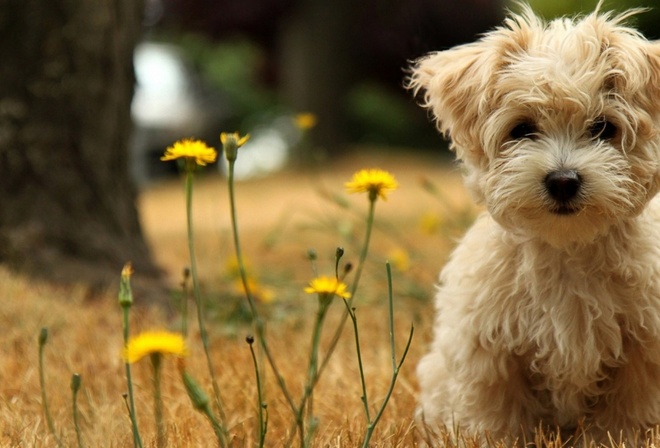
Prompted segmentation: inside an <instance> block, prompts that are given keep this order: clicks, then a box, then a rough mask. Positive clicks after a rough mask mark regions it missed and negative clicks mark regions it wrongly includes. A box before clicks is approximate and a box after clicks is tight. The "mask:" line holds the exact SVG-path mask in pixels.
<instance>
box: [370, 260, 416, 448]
mask: <svg viewBox="0 0 660 448" xmlns="http://www.w3.org/2000/svg"><path fill="white" fill-rule="evenodd" d="M386 266H387V286H388V300H389V320H390V347H391V355H392V378H391V380H390V386H389V388H388V390H387V394H386V395H385V398H384V399H383V402H382V404H381V406H380V408H379V409H378V412H377V413H376V416H375V417H374V419H373V421H370V420H369V418H368V417H367V432H366V434H365V437H364V443H363V444H362V448H367V447H368V446H369V441H370V440H371V436H372V435H373V432H374V429H375V428H376V425H377V424H378V422H379V421H380V418H381V416H382V415H383V412H384V411H385V408H386V407H387V403H388V402H389V400H390V397H391V396H392V392H393V391H394V386H395V385H396V380H397V378H398V376H399V371H400V370H401V366H402V365H403V362H404V361H405V360H406V356H408V350H409V349H410V344H411V343H412V338H413V335H414V333H415V327H414V325H411V326H410V335H409V336H408V342H407V343H406V347H405V349H404V350H403V355H402V356H401V360H400V361H399V362H398V363H397V362H396V352H395V345H394V304H393V302H394V300H393V297H392V296H393V292H392V269H391V267H390V264H389V263H387V265H386Z"/></svg>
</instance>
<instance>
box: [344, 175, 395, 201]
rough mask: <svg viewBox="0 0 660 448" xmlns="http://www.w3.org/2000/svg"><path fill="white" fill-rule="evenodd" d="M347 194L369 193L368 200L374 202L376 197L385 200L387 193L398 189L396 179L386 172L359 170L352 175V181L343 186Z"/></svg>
mask: <svg viewBox="0 0 660 448" xmlns="http://www.w3.org/2000/svg"><path fill="white" fill-rule="evenodd" d="M344 186H345V187H346V190H347V191H348V192H349V193H364V192H368V193H369V199H370V200H372V201H373V200H375V199H376V198H377V197H378V196H380V197H381V198H383V200H386V199H387V193H389V192H390V191H394V190H396V189H397V188H398V187H399V184H398V183H397V181H396V179H394V176H392V175H391V174H390V173H388V172H387V171H383V170H381V169H378V168H372V169H365V170H360V171H358V172H357V173H355V174H353V179H351V181H350V182H346V183H345V184H344Z"/></svg>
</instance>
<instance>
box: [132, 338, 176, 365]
mask: <svg viewBox="0 0 660 448" xmlns="http://www.w3.org/2000/svg"><path fill="white" fill-rule="evenodd" d="M154 353H159V354H161V355H174V356H177V357H179V358H181V357H183V356H186V355H187V354H188V350H187V349H186V343H185V341H184V340H183V336H181V335H180V334H179V333H172V332H169V331H145V332H144V333H140V334H139V335H137V336H136V337H134V338H131V339H130V340H129V341H128V344H126V347H125V348H124V353H123V358H124V360H125V361H126V362H128V363H131V364H132V363H134V362H137V361H139V360H141V359H142V358H144V357H145V356H148V355H151V354H154Z"/></svg>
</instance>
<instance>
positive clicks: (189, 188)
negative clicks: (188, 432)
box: [186, 160, 227, 446]
mask: <svg viewBox="0 0 660 448" xmlns="http://www.w3.org/2000/svg"><path fill="white" fill-rule="evenodd" d="M193 170H194V161H190V160H186V224H187V228H188V253H189V254H190V274H191V276H192V284H193V295H194V298H195V305H196V307H197V322H198V325H199V334H200V337H201V339H202V346H203V348H204V354H205V355H206V363H207V366H208V370H209V374H210V375H211V384H212V386H213V394H214V398H215V405H216V408H217V410H218V412H219V413H220V417H221V420H222V421H223V422H224V421H225V415H224V411H223V407H222V402H221V401H220V388H219V387H218V382H217V380H216V378H215V369H214V368H213V361H212V359H211V353H210V350H209V338H208V333H207V331H206V324H205V323H204V303H203V302H202V295H201V292H200V288H199V277H198V275H197V260H196V256H195V239H194V234H193V219H192V198H193ZM222 427H223V428H224V425H223V426H222ZM226 437H227V434H226V433H225V434H224V438H223V446H224V445H225V444H226V443H224V442H225V441H226Z"/></svg>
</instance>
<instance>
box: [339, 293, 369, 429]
mask: <svg viewBox="0 0 660 448" xmlns="http://www.w3.org/2000/svg"><path fill="white" fill-rule="evenodd" d="M344 303H345V304H346V310H347V312H348V314H349V316H350V317H351V321H352V322H353V334H354V336H355V351H356V353H357V359H358V369H359V371H360V385H361V386H362V404H363V405H364V413H365V414H366V416H367V422H371V416H370V413H369V399H368V397H367V382H366V380H365V378H364V366H363V364H362V350H361V349H360V335H359V333H358V324H357V316H356V315H355V308H350V305H349V303H348V300H344Z"/></svg>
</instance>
